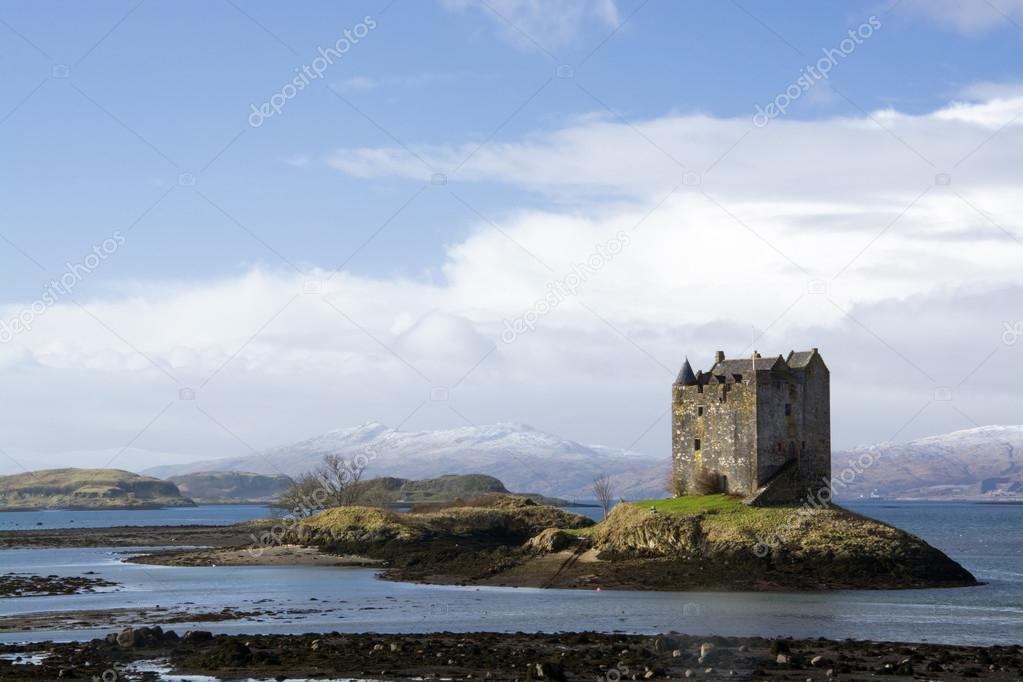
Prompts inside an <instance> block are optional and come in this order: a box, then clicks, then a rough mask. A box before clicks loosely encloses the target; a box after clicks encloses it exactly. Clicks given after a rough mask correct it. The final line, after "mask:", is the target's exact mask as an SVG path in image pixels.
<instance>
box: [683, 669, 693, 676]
mask: <svg viewBox="0 0 1023 682" xmlns="http://www.w3.org/2000/svg"><path fill="white" fill-rule="evenodd" d="M683 674H684V675H685V676H686V677H695V676H696V673H694V672H693V671H692V670H690V669H689V668H686V671H685V672H684V673H683Z"/></svg>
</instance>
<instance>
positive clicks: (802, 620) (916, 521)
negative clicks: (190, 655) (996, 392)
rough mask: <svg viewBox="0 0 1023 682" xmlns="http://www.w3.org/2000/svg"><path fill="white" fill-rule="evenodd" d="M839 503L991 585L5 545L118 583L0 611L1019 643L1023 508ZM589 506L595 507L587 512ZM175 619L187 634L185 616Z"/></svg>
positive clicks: (75, 634) (134, 517)
mask: <svg viewBox="0 0 1023 682" xmlns="http://www.w3.org/2000/svg"><path fill="white" fill-rule="evenodd" d="M846 506H848V507H849V508H851V509H853V510H855V511H858V512H860V513H863V514H865V515H867V516H871V517H874V518H877V519H880V520H882V521H885V522H888V523H891V524H893V525H896V526H899V527H900V528H903V529H905V530H907V531H909V532H911V533H914V534H916V535H918V536H920V537H922V538H924V539H925V540H927V541H928V542H930V543H931V544H933V545H935V546H937V547H939V548H940V549H942V550H944V551H945V552H947V553H948V554H949V555H951V556H952V557H953V558H954V559H956V560H957V561H959V562H960V563H962V564H963V565H965V566H966V567H967V568H969V569H970V570H971V571H973V573H974V574H975V575H977V577H978V578H979V579H981V580H983V581H985V582H987V584H986V585H983V586H981V587H974V588H957V589H944V590H902V591H845V592H830V593H800V594H763V593H707V592H689V593H651V592H646V593H644V592H614V591H608V592H590V591H578V590H535V589H511V588H459V587H447V586H431V585H412V584H403V583H391V582H384V581H380V580H377V579H375V577H374V576H375V572H374V571H372V570H367V569H338V568H321V567H264V566H254V567H216V568H187V567H164V566H141V565H135V564H125V563H122V562H121V560H120V559H121V557H122V554H121V552H122V551H123V550H121V549H105V548H99V549H32V550H3V551H0V571H4V572H7V571H16V572H33V573H44V574H51V573H55V574H60V575H80V574H82V573H84V572H85V571H95V572H96V573H98V574H99V575H100V576H101V577H104V578H107V579H109V580H113V581H116V582H118V583H121V584H122V585H123V586H124V587H123V589H122V590H120V591H116V592H101V593H96V594H83V595H74V596H53V597H26V598H19V599H0V616H8V615H13V614H19V613H26V612H39V611H66V610H78V609H107V608H124V607H129V606H136V607H155V606H156V605H162V606H164V607H166V606H175V607H176V608H185V609H188V610H192V611H210V610H219V609H220V608H223V607H225V606H231V607H236V608H240V609H242V610H246V611H255V610H267V611H271V613H268V614H267V615H258V616H254V617H251V618H248V619H246V620H243V621H232V622H227V623H204V624H202V625H200V626H198V627H201V628H202V629H207V630H213V631H216V632H239V633H241V632H282V633H284V632H322V631H331V630H337V631H341V632H362V631H378V632H425V631H438V630H450V631H480V630H489V631H558V630H581V629H596V630H603V631H623V632H635V633H655V632H665V631H668V630H677V631H680V632H686V633H691V634H707V635H709V634H720V635H762V636H781V635H791V636H797V637H829V638H847V637H851V638H857V639H884V640H901V641H929V642H948V643H958V644H999V643H1002V644H1004V643H1014V644H1018V643H1020V642H1023V506H1016V505H1004V506H1003V505H979V504H948V503H883V502H872V503H858V504H847V505H846ZM265 511H266V510H265V508H260V507H249V508H245V507H239V508H234V509H231V508H229V507H215V508H213V507H205V508H203V507H200V508H195V509H172V510H162V511H154V512H146V514H152V515H155V516H156V517H159V515H161V514H163V515H165V516H164V518H165V519H167V520H166V521H165V522H167V523H177V524H181V523H202V522H204V521H200V520H198V519H200V518H203V519H212V517H215V516H217V515H222V516H221V518H222V520H221V521H219V522H220V523H225V522H231V521H237V520H242V519H243V518H253V517H254V516H261V515H263V514H265ZM579 511H583V510H582V509H580V510H579ZM585 511H587V512H589V513H591V514H592V513H593V511H594V510H592V509H586V510H585ZM597 513H598V514H599V510H598V512H597ZM24 514H36V513H34V512H31V513H29V512H21V513H18V514H11V513H0V528H12V527H20V528H26V526H24V525H21V526H13V525H12V524H14V523H17V521H16V520H12V519H11V518H10V517H11V516H17V515H24ZM39 514H40V515H46V514H70V515H71V516H72V517H73V518H74V521H75V523H74V524H70V523H69V522H68V526H69V527H74V526H79V527H83V528H85V527H96V526H104V525H131V524H141V523H149V522H153V523H155V521H153V519H152V518H150V517H149V516H147V517H146V519H147V520H146V521H143V520H142V519H141V518H140V515H141V514H143V512H42V513H39ZM94 514H100V515H103V517H104V518H103V520H102V521H99V520H97V519H94V518H93V516H92V515H94ZM58 518H60V517H54V519H58ZM205 522H207V523H216V522H217V521H215V520H207V521H205ZM35 523H36V521H32V526H28V527H35V526H34V524H35ZM53 523H54V524H58V525H60V524H62V523H63V522H60V521H54V522H53ZM51 527H56V526H52V525H51ZM174 628H175V629H178V630H184V629H187V628H188V625H187V624H178V625H175V626H174ZM107 631H108V630H102V629H100V630H75V631H67V632H61V631H46V632H30V633H18V632H5V633H0V641H26V640H35V641H38V640H43V639H57V640H68V639H82V638H88V637H92V636H99V635H100V634H105V633H106V632H107Z"/></svg>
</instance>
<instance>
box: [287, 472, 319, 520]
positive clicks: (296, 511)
mask: <svg viewBox="0 0 1023 682" xmlns="http://www.w3.org/2000/svg"><path fill="white" fill-rule="evenodd" d="M326 502H327V495H326V491H325V490H324V489H323V487H322V486H321V485H320V480H319V479H318V478H317V477H316V476H314V475H313V474H312V473H311V472H310V473H305V474H302V475H301V476H299V477H297V478H296V479H295V480H294V482H292V484H291V485H290V486H288V488H287V490H285V491H284V492H283V493H282V494H281V496H280V497H279V498H278V499H277V506H279V507H283V508H284V509H286V510H287V512H288V513H289V514H293V515H294V516H297V517H301V518H304V517H306V516H312V515H313V514H315V513H317V512H319V511H321V510H322V509H323V508H324V507H325V506H326Z"/></svg>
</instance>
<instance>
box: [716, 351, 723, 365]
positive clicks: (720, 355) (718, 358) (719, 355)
mask: <svg viewBox="0 0 1023 682" xmlns="http://www.w3.org/2000/svg"><path fill="white" fill-rule="evenodd" d="M724 359H725V352H724V351H723V350H719V351H715V352H714V364H715V365H716V364H717V363H719V362H722V361H724Z"/></svg>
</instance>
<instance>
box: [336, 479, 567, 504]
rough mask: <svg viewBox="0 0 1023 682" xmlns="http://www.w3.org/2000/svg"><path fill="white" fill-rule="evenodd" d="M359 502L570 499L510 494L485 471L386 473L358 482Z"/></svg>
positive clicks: (559, 501)
mask: <svg viewBox="0 0 1023 682" xmlns="http://www.w3.org/2000/svg"><path fill="white" fill-rule="evenodd" d="M356 485H357V487H358V492H357V493H356V494H357V495H358V499H357V503H361V504H367V503H371V504H379V505H402V504H424V503H445V502H453V501H455V500H459V499H460V500H471V499H473V498H476V497H480V496H481V495H486V494H488V493H500V494H503V495H507V494H512V495H518V496H520V497H528V498H530V499H532V500H533V501H534V502H537V503H538V504H550V505H553V506H565V505H567V504H568V501H567V500H562V499H558V498H552V497H546V496H544V495H538V494H535V493H509V491H508V489H507V488H506V487H505V485H504V484H503V483H501V481H500V480H498V479H496V478H494V477H493V476H487V475H486V474H448V475H446V476H438V477H437V478H427V479H423V480H419V481H412V480H408V479H405V478H395V477H393V476H384V477H381V478H371V479H367V480H363V481H359V483H358V484H356Z"/></svg>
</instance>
